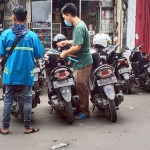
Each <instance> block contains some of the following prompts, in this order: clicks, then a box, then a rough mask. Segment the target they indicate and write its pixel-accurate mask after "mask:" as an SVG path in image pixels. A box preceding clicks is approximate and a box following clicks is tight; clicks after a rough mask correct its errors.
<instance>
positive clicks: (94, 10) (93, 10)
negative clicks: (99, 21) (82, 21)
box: [89, 2, 99, 16]
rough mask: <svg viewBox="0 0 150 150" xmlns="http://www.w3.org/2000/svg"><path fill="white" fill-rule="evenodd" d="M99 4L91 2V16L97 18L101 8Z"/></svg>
mask: <svg viewBox="0 0 150 150" xmlns="http://www.w3.org/2000/svg"><path fill="white" fill-rule="evenodd" d="M98 4H99V2H90V3H89V15H90V16H95V15H96V12H97V10H98V7H99V5H98Z"/></svg>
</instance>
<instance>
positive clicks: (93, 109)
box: [92, 104, 95, 112]
mask: <svg viewBox="0 0 150 150" xmlns="http://www.w3.org/2000/svg"><path fill="white" fill-rule="evenodd" d="M94 110H95V104H93V109H92V112H93V111H94Z"/></svg>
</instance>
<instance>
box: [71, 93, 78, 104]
mask: <svg viewBox="0 0 150 150" xmlns="http://www.w3.org/2000/svg"><path fill="white" fill-rule="evenodd" d="M71 102H72V104H73V105H75V106H77V105H78V104H79V96H78V95H74V96H72V97H71Z"/></svg>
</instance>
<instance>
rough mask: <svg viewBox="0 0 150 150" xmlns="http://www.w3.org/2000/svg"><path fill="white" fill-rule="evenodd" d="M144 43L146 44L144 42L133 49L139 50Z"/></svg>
mask: <svg viewBox="0 0 150 150" xmlns="http://www.w3.org/2000/svg"><path fill="white" fill-rule="evenodd" d="M144 45H145V43H143V44H141V45H139V46H137V47H135V48H134V49H133V51H139V49H141V48H142V47H143V46H144Z"/></svg>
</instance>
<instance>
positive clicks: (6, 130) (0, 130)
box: [0, 127, 9, 135]
mask: <svg viewBox="0 0 150 150" xmlns="http://www.w3.org/2000/svg"><path fill="white" fill-rule="evenodd" d="M0 133H1V134H3V135H6V134H8V133H9V130H8V129H4V128H3V127H1V128H0Z"/></svg>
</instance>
